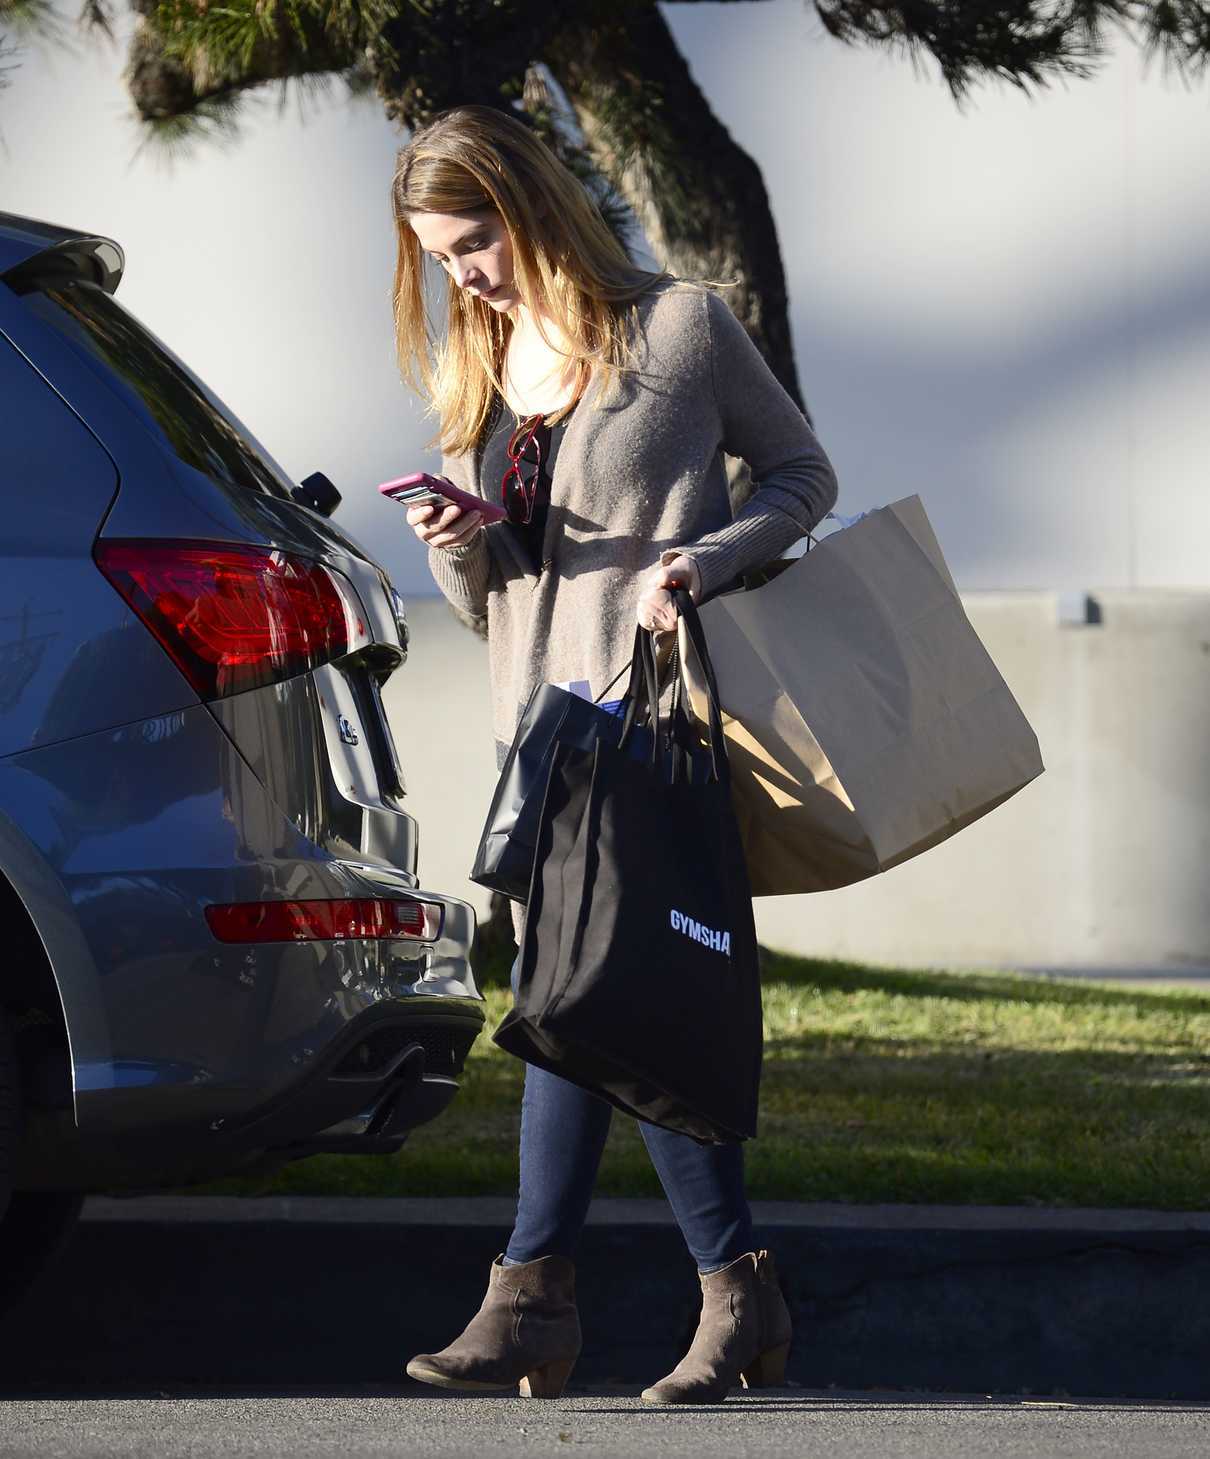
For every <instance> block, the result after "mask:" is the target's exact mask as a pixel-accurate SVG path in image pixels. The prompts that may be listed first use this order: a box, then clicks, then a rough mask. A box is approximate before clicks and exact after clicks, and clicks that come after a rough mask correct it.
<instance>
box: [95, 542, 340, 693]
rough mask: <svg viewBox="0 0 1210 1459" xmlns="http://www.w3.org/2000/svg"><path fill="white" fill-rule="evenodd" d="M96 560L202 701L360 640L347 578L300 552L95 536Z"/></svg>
mask: <svg viewBox="0 0 1210 1459" xmlns="http://www.w3.org/2000/svg"><path fill="white" fill-rule="evenodd" d="M96 559H97V565H98V566H99V567H100V569H101V571H102V572H103V573H104V574H105V576H106V577H107V578H108V579H109V581H110V582H111V583H112V584H113V585H114V587H115V588H117V590H118V592H119V593H121V595H122V596H123V598H125V599H126V601H127V602H128V603H129V604H130V606H131V607H132V608H133V609H134V611H135V612H136V613H137V614H138V615H139V617H140V618H141V619H142V620H143V622H144V623H145V624H146V625H147V627H148V628H149V629H150V630H151V632H152V633H154V634H155V636H156V638H158V639H159V641H160V643H161V644H162V645H163V646H164V648H165V649H166V650H167V652H168V654H169V655H170V657H171V658H172V659H173V661H174V662H175V663H176V665H177V667H178V668H179V669H180V670H181V672H182V673H183V674H184V675H185V677H186V679H188V680H189V682H190V684H192V685H193V687H194V689H196V690H197V692H198V694H199V695H200V696H201V697H202V698H203V699H222V698H224V697H226V696H227V695H228V694H238V693H239V692H240V691H241V690H244V689H255V688H257V687H259V686H260V685H262V684H274V683H277V682H278V681H279V680H281V679H289V678H292V677H293V676H294V675H295V674H302V673H305V672H306V671H307V670H308V669H313V668H316V667H317V666H318V665H319V664H325V663H327V662H329V660H331V659H335V658H340V657H341V656H342V655H343V654H347V653H349V652H351V651H352V650H353V649H354V648H356V647H359V646H360V644H361V642H362V641H364V638H365V629H364V625H363V624H362V622H361V621H360V608H359V605H358V604H357V602H356V598H355V595H354V594H353V590H352V586H351V585H350V584H347V583H345V582H344V581H343V580H342V579H341V578H340V575H339V574H338V573H334V572H332V571H331V570H330V569H328V568H326V567H324V566H323V565H322V564H321V563H318V562H312V561H311V560H310V559H309V558H305V557H295V556H293V555H292V554H290V553H288V552H276V551H273V550H272V549H271V548H263V547H244V546H236V545H232V544H230V543H220V542H161V541H155V542H148V541H130V540H122V541H102V542H99V543H98V544H97V549H96Z"/></svg>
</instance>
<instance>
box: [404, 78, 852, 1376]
mask: <svg viewBox="0 0 1210 1459" xmlns="http://www.w3.org/2000/svg"><path fill="white" fill-rule="evenodd" d="M392 200H393V206H394V214H395V222H396V228H397V233H398V250H399V251H398V266H397V269H396V277H395V322H396V331H397V336H398V341H399V351H400V359H401V363H402V366H403V369H404V373H405V378H407V379H408V380H409V381H411V382H412V383H413V384H415V385H417V387H418V388H419V389H421V390H422V391H424V392H425V393H427V394H428V396H429V398H430V400H431V402H432V405H433V408H434V411H435V413H436V414H437V415H438V417H439V419H440V423H441V442H442V449H443V464H442V471H443V473H444V474H445V475H446V476H447V477H448V479H449V480H451V481H452V482H454V483H455V484H456V485H458V486H460V487H462V488H464V489H466V490H468V491H471V492H474V493H475V494H477V495H479V496H481V497H484V498H487V499H489V500H494V501H501V500H503V502H504V504H505V505H506V506H507V507H508V510H509V520H508V521H505V522H494V523H492V524H491V525H487V526H485V525H484V523H483V520H482V517H481V514H480V513H478V512H476V511H470V512H466V513H462V512H460V511H459V509H458V508H457V507H456V506H452V505H451V506H449V507H446V508H443V509H435V508H433V507H431V506H425V507H412V508H410V509H409V511H408V521H409V523H410V524H411V526H412V527H413V529H414V530H415V532H416V534H417V536H418V537H419V538H420V539H421V540H422V541H423V542H425V543H426V544H427V545H428V547H429V565H430V568H431V570H432V573H433V577H434V578H435V579H436V581H437V584H438V586H439V587H440V589H441V591H442V593H444V595H445V596H446V598H448V599H449V601H450V603H451V604H453V605H454V607H455V608H456V609H457V610H458V611H459V612H460V613H462V614H463V615H466V616H470V617H473V618H476V619H479V620H482V619H486V623H487V635H488V645H489V660H490V672H491V687H492V712H493V723H494V733H495V738H496V749H497V760H498V763H500V764H502V763H503V759H504V755H505V753H506V752H507V749H508V746H509V744H510V742H511V740H512V737H513V734H514V731H515V729H516V725H517V722H518V719H519V717H520V714H521V712H522V710H523V709H524V706H525V703H526V701H527V699H528V697H529V695H530V692H531V690H532V689H533V687H534V686H535V685H536V684H538V683H541V682H543V681H549V682H554V683H562V684H564V685H567V686H569V687H573V688H576V689H577V690H578V691H579V692H582V693H586V694H587V695H588V696H589V697H597V696H599V695H600V694H601V693H602V692H603V691H604V690H605V689H606V688H607V687H608V686H609V684H610V682H611V680H613V679H614V677H615V676H616V675H617V674H618V673H619V671H620V670H621V669H622V668H623V667H624V666H625V665H627V664H628V663H629V660H630V655H631V649H632V645H633V638H634V624H635V620H636V618H637V621H638V622H639V623H640V624H641V625H642V626H643V627H645V628H648V629H651V630H653V631H655V632H657V633H658V632H666V631H669V630H672V629H674V628H675V626H676V613H675V609H674V607H673V605H672V600H671V594H670V592H669V588H670V586H671V585H673V584H675V583H677V582H680V583H682V584H684V585H685V586H686V587H687V588H688V589H689V591H690V593H691V595H692V597H693V598H694V600H695V601H701V600H702V599H703V598H705V597H708V596H709V595H711V594H713V593H716V592H719V591H720V590H722V589H723V588H725V587H727V586H729V585H730V584H731V583H732V582H733V581H734V580H735V579H736V578H737V576H738V575H739V574H741V573H743V572H745V571H746V570H748V569H750V568H754V567H756V566H758V565H760V564H763V563H765V562H767V561H769V560H770V559H771V558H774V557H776V556H777V555H778V554H779V553H780V552H781V551H782V550H783V549H784V548H786V547H788V546H789V545H790V543H792V542H794V541H796V540H797V539H799V538H800V537H802V536H803V535H804V534H805V533H807V532H809V531H810V530H811V528H813V527H814V526H815V524H816V523H817V522H818V521H819V520H820V518H821V517H823V515H824V514H825V513H826V512H827V511H828V510H829V508H830V507H831V506H832V504H833V502H834V501H835V499H836V483H835V475H834V473H833V471H832V468H831V465H830V464H829V462H828V459H827V457H826V456H825V454H824V452H823V450H822V449H821V447H820V445H819V443H818V441H817V440H816V438H815V436H814V434H813V432H812V431H811V428H810V427H809V426H808V425H807V422H806V421H805V419H804V418H803V415H802V413H801V411H800V410H799V409H798V407H797V406H796V405H795V404H794V402H793V401H792V400H791V399H790V397H789V396H788V395H787V394H786V393H785V391H784V390H783V389H782V388H781V386H780V385H779V384H778V383H777V381H776V380H775V378H774V377H773V375H772V373H771V372H770V370H769V369H768V367H767V366H766V365H765V363H764V361H763V359H762V358H761V356H760V354H759V353H758V352H757V350H756V348H755V346H754V345H753V344H752V342H751V341H750V340H749V338H748V336H747V335H746V334H745V332H744V330H743V329H742V327H741V326H740V325H739V323H738V322H737V321H736V319H735V318H734V316H733V315H732V314H731V312H730V310H729V309H728V308H727V306H726V305H725V304H724V303H723V302H722V301H721V300H720V299H719V298H718V297H716V296H715V295H714V294H712V293H710V292H708V291H707V290H706V289H704V288H702V287H700V286H697V285H691V284H686V283H682V282H680V281H678V280H676V279H673V278H672V277H671V276H669V275H668V274H665V273H649V272H644V271H643V270H641V269H638V268H636V267H635V266H634V265H633V264H632V263H631V261H630V260H629V258H628V257H627V256H626V253H625V252H624V250H623V249H622V248H621V247H620V246H619V244H618V243H617V242H616V241H615V239H614V237H613V235H612V234H611V233H610V232H609V230H608V228H607V227H606V226H605V224H604V222H603V221H602V219H601V216H600V214H599V212H598V211H597V209H596V207H595V206H594V204H593V203H592V201H591V199H590V198H589V196H588V194H587V192H586V191H585V190H584V188H583V187H582V186H581V184H580V183H579V182H578V181H577V180H576V179H575V178H574V177H573V176H572V175H571V173H570V172H568V171H567V170H566V169H565V168H564V167H563V166H562V165H561V164H560V163H559V162H558V160H557V159H556V158H555V157H554V155H553V154H552V153H551V152H550V151H549V150H548V149H547V148H546V147H545V146H544V145H543V144H542V143H541V142H540V141H539V140H538V139H537V138H536V137H535V136H534V135H533V134H532V133H530V132H529V131H528V130H527V129H526V128H525V127H524V126H523V125H522V124H521V123H520V122H518V121H516V120H515V119H513V118H511V117H509V116H507V115H505V114H504V113H502V112H496V111H493V110H491V109H488V108H480V107H461V108H458V109H456V110H454V111H450V112H446V113H444V114H443V115H442V116H440V117H438V118H437V119H436V120H435V121H433V122H432V123H431V124H430V125H429V126H427V127H425V128H424V129H423V130H422V131H420V132H418V133H417V134H416V135H415V136H414V137H413V139H412V141H411V142H410V143H409V144H408V145H407V146H406V147H404V148H403V150H402V151H401V152H400V154H399V160H398V166H397V169H396V174H395V180H394V185H393V189H392ZM424 254H428V255H429V257H430V259H432V260H434V261H435V262H436V263H437V264H438V265H439V266H440V267H441V268H442V269H443V270H444V271H445V274H446V276H447V279H448V289H447V294H448V314H449V323H448V333H447V337H446V340H445V342H444V344H443V345H442V346H441V347H440V348H438V349H434V345H433V342H432V340H431V339H430V337H429V334H428V326H427V322H426V313H425V299H424V291H423V273H424V267H425V264H424V257H423V255H424ZM434 356H435V357H434ZM724 451H726V452H729V453H731V454H733V455H737V456H742V457H743V458H744V459H745V460H746V461H747V462H748V464H749V466H750V467H751V469H752V474H753V477H754V479H755V480H756V481H757V482H758V483H759V487H758V489H757V490H756V491H755V492H754V494H753V495H752V497H751V498H750V500H749V501H748V502H747V503H746V504H745V505H744V507H743V509H742V510H741V511H740V512H739V514H738V516H736V517H735V518H734V520H733V519H732V513H731V509H730V502H729V497H728V493H727V482H726V476H725V471H724V466H723V456H722V453H723V452H724ZM654 870H655V868H654V867H653V871H654ZM513 912H514V927H515V929H516V932H517V941H518V942H520V940H521V927H522V919H523V915H524V912H523V909H521V908H519V907H517V906H515V905H514V908H513ZM515 971H516V970H515V967H514V977H515ZM610 1116H611V1107H610V1106H609V1105H608V1104H606V1103H605V1102H604V1101H603V1100H600V1099H598V1098H596V1097H595V1096H593V1095H591V1094H588V1093H586V1092H585V1091H584V1090H581V1089H579V1088H578V1087H576V1086H574V1085H572V1084H569V1083H567V1082H566V1081H565V1080H562V1079H559V1078H557V1077H555V1076H554V1075H552V1074H549V1073H547V1072H545V1071H543V1070H539V1069H535V1068H534V1067H532V1066H527V1068H526V1075H525V1093H524V1098H523V1102H522V1116H521V1183H520V1195H519V1200H518V1209H517V1220H516V1225H515V1226H514V1228H513V1233H512V1236H511V1238H510V1240H509V1243H508V1247H507V1249H506V1251H505V1252H504V1253H503V1255H502V1256H501V1257H498V1258H497V1259H496V1261H495V1262H494V1263H493V1264H492V1269H491V1273H490V1279H489V1285H488V1290H487V1295H486V1296H485V1298H484V1301H483V1305H482V1307H481V1308H480V1310H479V1312H478V1314H477V1315H476V1316H475V1317H474V1318H473V1319H472V1321H471V1323H470V1325H469V1326H468V1327H467V1328H466V1330H465V1332H463V1333H462V1335H461V1336H460V1337H459V1338H458V1339H457V1340H456V1341H455V1342H453V1343H452V1344H451V1345H450V1346H449V1347H447V1348H445V1349H443V1350H442V1351H441V1352H438V1353H433V1354H424V1355H422V1356H420V1357H417V1358H414V1359H413V1360H412V1361H411V1362H410V1363H409V1364H408V1372H409V1373H410V1374H411V1376H412V1377H414V1378H418V1379H420V1380H421V1381H423V1382H426V1383H434V1384H437V1385H439V1386H442V1387H448V1388H470V1389H488V1388H495V1389H499V1388H506V1387H514V1386H515V1385H517V1384H518V1383H519V1384H520V1388H521V1392H522V1393H523V1394H528V1395H532V1396H534V1397H557V1396H558V1395H559V1393H560V1392H561V1391H562V1388H563V1385H564V1383H565V1382H566V1379H567V1376H568V1374H569V1373H570V1371H571V1368H572V1365H573V1364H574V1362H575V1360H576V1358H577V1356H578V1354H579V1350H580V1325H579V1319H578V1316H577V1313H576V1307H575V1297H574V1267H573V1260H572V1259H573V1255H574V1252H575V1247H576V1242H577V1238H578V1236H579V1233H580V1229H581V1227H582V1225H583V1222H584V1219H585V1216H586V1214H587V1210H588V1205H589V1201H590V1200H591V1197H592V1188H593V1184H594V1182H595V1179H596V1173H597V1167H598V1165H599V1163H600V1159H601V1154H602V1150H603V1147H604V1144H605V1137H606V1134H607V1132H608V1129H609V1122H610ZM641 1129H642V1134H643V1139H644V1141H645V1142H646V1145H647V1149H648V1152H649V1154H650V1156H651V1159H652V1162H653V1164H654V1165H655V1168H656V1170H657V1172H658V1173H659V1177H660V1180H661V1182H662V1184H663V1187H664V1190H665V1192H666V1193H667V1196H668V1199H669V1201H670V1203H671V1205H672V1208H673V1211H674V1213H675V1215H676V1218H677V1221H678V1223H679V1225H680V1228H681V1231H682V1233H683V1234H684V1237H685V1241H686V1244H687V1245H688V1247H689V1250H690V1252H691V1254H692V1256H693V1257H694V1259H695V1261H696V1262H697V1266H698V1271H699V1273H700V1274H701V1282H702V1291H703V1305H702V1316H701V1320H700V1323H699V1326H698V1329H697V1333H696V1335H695V1337H694V1340H693V1344H692V1346H691V1348H690V1350H689V1353H688V1354H687V1355H686V1357H685V1358H684V1360H683V1361H682V1362H681V1363H680V1364H679V1365H678V1367H677V1368H676V1370H675V1371H674V1372H673V1373H671V1374H669V1375H668V1376H667V1377H665V1378H663V1379H662V1380H661V1381H660V1382H658V1383H656V1384H655V1385H654V1386H653V1387H651V1388H648V1389H647V1390H646V1391H645V1392H644V1394H643V1398H644V1400H645V1401H647V1402H650V1403H696V1402H718V1401H719V1400H721V1399H722V1398H724V1397H725V1396H726V1394H727V1392H728V1390H729V1389H730V1388H731V1387H733V1386H734V1385H735V1383H736V1382H737V1381H739V1379H740V1378H741V1376H742V1377H743V1379H744V1380H745V1381H746V1382H747V1383H749V1384H760V1383H776V1382H779V1381H780V1379H781V1375H782V1372H783V1370H784V1365H785V1353H786V1349H787V1348H788V1346H789V1339H790V1320H789V1314H788V1312H787V1311H786V1308H785V1304H784V1302H783V1300H782V1297H781V1293H780V1290H779V1288H778V1285H777V1279H776V1275H775V1272H774V1268H773V1262H772V1259H771V1257H770V1256H769V1254H768V1253H767V1252H763V1251H759V1250H757V1249H756V1243H755V1240H754V1238H753V1233H752V1221H751V1216H750V1213H749V1210H748V1204H747V1199H746V1197H745V1194H744V1181H743V1156H742V1147H741V1146H740V1145H739V1144H735V1145H725V1146H704V1145H699V1144H697V1143H696V1142H695V1141H693V1140H692V1139H690V1138H689V1137H687V1136H684V1135H677V1134H673V1133H671V1132H670V1131H667V1130H662V1129H659V1128H656V1127H654V1126H648V1125H643V1126H641Z"/></svg>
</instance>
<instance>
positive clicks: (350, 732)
mask: <svg viewBox="0 0 1210 1459" xmlns="http://www.w3.org/2000/svg"><path fill="white" fill-rule="evenodd" d="M337 723H338V724H339V725H340V738H341V739H342V740H343V741H344V742H345V744H346V745H358V744H360V743H361V741H360V740H359V739H358V737H357V731H356V730H355V729H354V728H353V726H352V725H351V724H350V723H349V721H348V720H347V719H346V718H345V717H344V715H343V714H342V715H341V716H340V719H339V720H338V721H337Z"/></svg>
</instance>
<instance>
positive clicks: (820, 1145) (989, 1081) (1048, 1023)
mask: <svg viewBox="0 0 1210 1459" xmlns="http://www.w3.org/2000/svg"><path fill="white" fill-rule="evenodd" d="M508 1001H509V998H508V994H507V992H505V991H503V990H501V989H496V988H493V989H491V990H490V991H489V993H488V1010H487V1011H488V1029H489V1030H490V1029H492V1028H494V1027H495V1025H496V1023H497V1022H499V1020H500V1018H501V1017H502V1016H503V1014H504V1011H505V1009H506V1008H507V1006H508ZM764 1005H765V1040H766V1042H765V1066H764V1081H763V1086H762V1094H761V1122H760V1136H759V1138H758V1139H756V1140H754V1141H752V1142H750V1143H749V1145H748V1146H747V1162H748V1173H749V1190H750V1193H751V1195H752V1196H753V1197H755V1198H766V1199H792V1200H816V1201H817V1200H826V1201H930V1202H931V1201H937V1202H951V1203H964V1202H992V1203H997V1204H1030V1205H1032V1204H1045V1205H1088V1206H1093V1205H1095V1206H1151V1207H1161V1208H1166V1209H1173V1210H1179V1209H1194V1208H1199V1207H1205V1206H1206V1205H1207V1204H1210V1118H1208V1116H1210V994H1201V993H1188V992H1175V991H1162V992H1160V991H1156V992H1152V991H1146V992H1144V991H1135V990H1132V989H1122V988H1114V987H1107V986H1105V985H1098V984H1089V983H1083V982H1081V983H1076V982H1054V981H1050V980H1039V979H1030V978H1026V977H1018V976H1015V975H1009V974H997V975H989V974H977V973H941V972H903V971H896V970H893V969H884V968H873V967H865V966H861V965H858V964H853V963H840V962H818V961H811V960H809V959H805V958H798V957H790V956H787V955H783V954H778V953H766V954H765V967H764ZM522 1074H523V1066H522V1065H521V1064H520V1063H519V1062H518V1061H517V1060H515V1059H513V1058H512V1057H510V1056H509V1055H507V1054H504V1053H502V1052H500V1051H499V1050H498V1049H497V1048H496V1047H495V1045H493V1044H492V1043H491V1042H490V1039H489V1038H488V1036H487V1034H486V1033H485V1034H484V1035H483V1036H481V1037H480V1039H479V1041H478V1043H477V1045H476V1048H475V1050H474V1052H473V1053H472V1056H471V1058H470V1059H469V1061H468V1063H467V1068H466V1077H465V1081H464V1084H463V1088H462V1092H461V1093H460V1094H459V1096H458V1098H457V1100H456V1101H455V1102H454V1104H453V1106H452V1107H451V1109H450V1110H449V1111H447V1113H446V1114H444V1115H443V1116H442V1117H441V1118H440V1119H439V1120H437V1121H436V1122H435V1123H433V1124H431V1125H428V1126H426V1127H425V1128H423V1129H421V1130H418V1131H417V1132H416V1133H415V1134H414V1135H413V1136H412V1137H411V1139H410V1140H409V1142H408V1144H407V1146H406V1147H405V1148H404V1149H403V1150H402V1151H401V1152H400V1153H399V1154H398V1155H394V1156H357V1157H347V1156H343V1157H342V1156H316V1157H313V1158H312V1159H309V1160H304V1161H299V1162H297V1163H295V1164H293V1165H290V1166H288V1167H286V1168H285V1169H283V1170H282V1171H280V1172H279V1173H278V1174H277V1175H275V1176H273V1177H272V1178H269V1179H265V1180H261V1181H254V1180H245V1181H224V1182H221V1183H219V1184H216V1185H212V1186H210V1187H208V1188H207V1189H209V1190H211V1191H215V1192H219V1191H222V1192H236V1193H241V1194H262V1193H270V1194H286V1193H289V1194H344V1195H426V1196H433V1195H492V1194H495V1195H507V1194H512V1193H513V1192H515V1190H516V1180H517V1157H516V1147H517V1127H518V1112H519V1107H520V1097H521V1081H522ZM598 1191H599V1193H600V1194H602V1195H615V1196H647V1195H658V1194H659V1185H658V1182H657V1181H656V1178H655V1175H654V1173H653V1172H652V1169H651V1167H650V1165H649V1163H648V1161H647V1158H646V1154H645V1152H644V1149H643V1145H642V1141H641V1140H640V1138H639V1136H638V1134H637V1130H636V1127H635V1125H634V1123H633V1122H632V1121H631V1120H628V1119H626V1118H624V1117H622V1116H618V1117H617V1118H616V1119H615V1120H614V1125H613V1130H612V1133H611V1135H610V1140H609V1145H608V1148H607V1150H606V1153H605V1160H604V1164H603V1167H602V1170H601V1179H600V1184H599V1186H598Z"/></svg>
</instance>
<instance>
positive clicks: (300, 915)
mask: <svg viewBox="0 0 1210 1459" xmlns="http://www.w3.org/2000/svg"><path fill="white" fill-rule="evenodd" d="M441 911H442V909H441V906H440V904H439V903H436V902H421V901H394V900H392V901H379V900H377V899H372V898H366V899H364V900H357V901H336V902H326V901H314V902H312V901H307V902H231V903H222V904H217V905H214V906H210V907H207V908H206V921H207V922H208V923H209V924H210V930H211V932H213V933H214V935H215V937H217V938H218V940H219V941H220V942H339V941H341V940H342V939H345V938H359V939H373V940H378V939H384V938H405V939H411V940H414V941H418V942H431V941H432V940H433V939H434V938H436V937H437V936H438V935H439V934H440V932H441Z"/></svg>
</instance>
